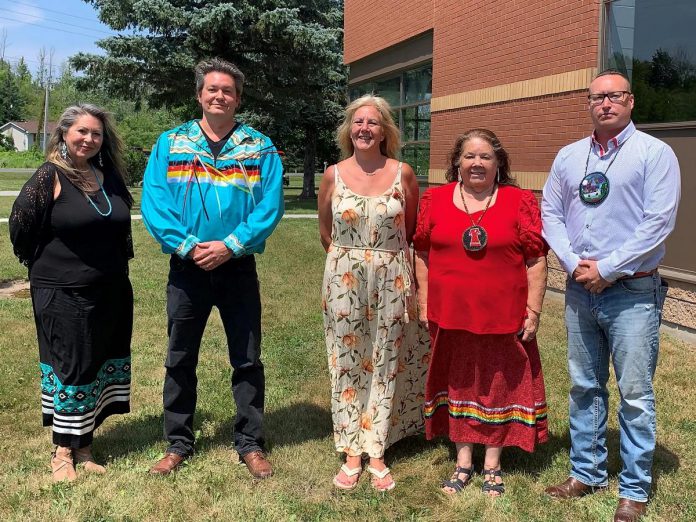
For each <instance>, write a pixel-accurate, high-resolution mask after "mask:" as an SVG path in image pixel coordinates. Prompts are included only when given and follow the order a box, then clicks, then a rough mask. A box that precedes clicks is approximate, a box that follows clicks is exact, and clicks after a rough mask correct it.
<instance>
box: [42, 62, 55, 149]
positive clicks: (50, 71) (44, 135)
mask: <svg viewBox="0 0 696 522" xmlns="http://www.w3.org/2000/svg"><path fill="white" fill-rule="evenodd" d="M52 51H53V50H52V49H51V54H50V56H49V58H48V79H47V80H46V97H45V99H44V124H43V153H44V155H46V146H47V143H46V141H47V139H46V134H47V133H46V128H47V127H48V88H49V87H50V85H51V73H52V72H53V67H52V64H53V52H52Z"/></svg>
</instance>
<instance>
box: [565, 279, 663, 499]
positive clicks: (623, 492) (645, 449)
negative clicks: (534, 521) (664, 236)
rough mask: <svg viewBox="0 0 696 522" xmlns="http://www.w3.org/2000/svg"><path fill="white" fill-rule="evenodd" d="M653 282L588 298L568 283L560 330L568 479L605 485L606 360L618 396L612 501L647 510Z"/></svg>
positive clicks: (658, 287) (654, 347)
mask: <svg viewBox="0 0 696 522" xmlns="http://www.w3.org/2000/svg"><path fill="white" fill-rule="evenodd" d="M666 293H667V287H666V286H663V285H662V283H661V280H660V276H659V275H658V274H654V275H652V276H646V277H641V278H636V279H623V280H619V281H616V282H615V283H614V285H613V286H611V287H609V288H606V289H605V290H604V291H603V292H602V293H600V294H592V293H590V292H588V291H587V290H585V288H584V287H583V286H582V285H581V284H579V283H576V282H575V281H573V280H572V279H571V278H568V282H567V285H566V308H565V310H566V327H567V329H568V370H569V372H570V379H571V389H570V396H569V400H570V440H571V449H570V462H571V472H570V475H571V476H572V477H574V478H576V479H577V480H579V481H580V482H582V483H584V484H586V485H588V486H605V485H606V484H607V479H608V476H607V446H606V431H607V414H608V407H609V393H608V391H607V381H608V379H609V357H610V356H611V360H612V363H613V365H614V373H615V375H616V382H617V385H618V388H619V393H620V395H621V404H620V406H619V412H618V415H619V426H620V445H621V449H620V452H621V461H622V469H621V474H620V475H619V497H621V498H626V499H630V500H636V501H639V502H646V501H647V500H648V495H649V494H650V484H651V482H652V477H651V471H652V460H653V453H654V451H655V432H656V419H655V393H654V391H653V385H652V379H653V375H654V374H655V366H656V365H657V355H658V351H659V327H660V319H661V316H662V304H663V303H664V299H665V296H666Z"/></svg>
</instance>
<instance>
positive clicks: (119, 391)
mask: <svg viewBox="0 0 696 522" xmlns="http://www.w3.org/2000/svg"><path fill="white" fill-rule="evenodd" d="M122 150H123V144H122V142H121V140H120V138H119V137H118V135H117V134H116V132H115V129H114V126H113V123H112V121H111V118H110V116H109V115H108V114H107V113H106V112H105V111H104V110H102V109H100V108H99V107H95V106H94V105H87V104H85V105H76V106H72V107H69V108H68V109H66V110H65V112H64V113H63V115H62V116H61V118H60V121H59V122H58V127H57V128H56V130H55V131H54V133H53V135H52V136H51V140H50V142H49V144H48V147H47V149H46V163H44V164H43V165H41V167H39V169H38V170H37V171H36V173H35V174H34V175H33V176H32V177H31V179H30V180H29V181H27V183H26V184H25V185H24V187H22V190H21V192H20V194H19V196H18V197H17V199H16V201H15V203H14V205H13V207H12V213H11V215H10V238H11V240H12V244H13V246H14V252H15V255H17V257H18V258H19V260H20V261H21V262H22V263H24V264H25V265H27V267H28V268H29V281H30V284H31V297H32V304H33V309H34V319H35V322H36V330H37V334H38V341H39V362H40V367H41V411H42V413H43V425H44V426H52V427H53V430H52V431H53V443H54V444H55V445H56V448H55V451H54V452H53V455H52V458H51V468H52V471H53V478H54V480H74V479H75V478H76V476H77V475H76V472H75V465H76V464H77V463H80V462H83V463H84V468H85V470H87V471H94V472H97V473H104V472H105V469H104V468H103V467H102V466H100V465H98V464H96V463H95V462H94V459H93V457H92V452H91V445H92V437H93V433H94V430H95V429H96V428H97V427H98V426H99V425H100V424H101V423H102V421H103V420H104V419H105V418H106V417H108V416H109V415H112V414H116V413H127V412H128V411H129V410H130V379H131V377H130V376H131V358H130V342H131V332H132V325H133V290H132V288H131V285H130V281H129V279H128V260H129V259H130V258H132V257H133V248H132V241H131V232H130V230H131V229H130V207H131V205H132V203H133V198H132V197H131V195H130V193H129V192H128V190H127V189H126V185H125V182H124V177H123V174H124V168H123V162H122Z"/></svg>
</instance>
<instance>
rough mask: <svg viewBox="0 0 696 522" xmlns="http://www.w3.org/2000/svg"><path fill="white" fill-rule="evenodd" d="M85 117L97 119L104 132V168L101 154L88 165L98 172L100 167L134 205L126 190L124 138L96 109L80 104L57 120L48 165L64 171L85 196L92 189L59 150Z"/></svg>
mask: <svg viewBox="0 0 696 522" xmlns="http://www.w3.org/2000/svg"><path fill="white" fill-rule="evenodd" d="M86 115H89V116H93V117H95V118H97V119H98V120H99V121H100V122H101V124H102V129H103V140H102V145H101V148H100V149H99V152H100V153H101V161H102V163H103V164H104V165H103V167H102V166H101V165H98V162H99V154H97V155H96V156H94V157H93V158H90V160H89V162H90V163H91V164H92V165H93V166H94V167H95V168H96V167H97V166H99V168H100V169H101V170H102V172H103V173H104V176H108V175H113V176H114V177H115V180H116V184H117V186H118V188H119V189H120V190H121V189H122V190H123V192H124V194H123V195H124V196H126V194H127V196H126V198H127V199H128V200H129V201H132V198H131V197H130V194H129V193H128V190H127V189H126V182H125V177H124V174H125V168H124V165H123V141H121V138H120V137H119V135H118V133H117V132H116V127H115V126H114V123H113V121H112V119H111V115H110V114H109V113H108V112H106V111H105V110H104V109H102V108H100V107H97V106H96V105H92V104H90V103H79V104H77V105H71V106H70V107H68V108H67V109H65V110H64V111H63V114H61V116H60V119H59V120H58V124H57V126H56V130H54V131H53V134H51V139H50V140H49V142H48V145H47V146H46V161H50V162H51V163H53V164H54V165H56V166H57V167H58V168H59V169H60V170H61V171H63V173H64V174H65V175H66V177H67V178H68V179H69V180H70V181H71V183H72V184H73V185H75V186H76V187H77V188H79V189H80V190H82V191H83V192H84V191H85V190H87V189H88V188H89V184H88V183H87V181H86V180H85V177H84V176H83V175H82V174H81V173H80V171H79V170H78V169H77V168H75V165H73V162H72V159H71V158H70V156H68V157H67V158H63V156H61V154H60V149H61V148H62V145H63V144H64V143H65V139H64V136H65V134H66V133H67V132H68V129H69V128H70V127H72V126H73V125H74V124H75V122H76V121H77V119H78V118H80V117H81V116H86Z"/></svg>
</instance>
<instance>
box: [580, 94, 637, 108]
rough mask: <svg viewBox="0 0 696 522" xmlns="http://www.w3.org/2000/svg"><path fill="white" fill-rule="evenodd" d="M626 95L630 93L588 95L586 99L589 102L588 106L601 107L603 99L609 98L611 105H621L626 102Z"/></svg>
mask: <svg viewBox="0 0 696 522" xmlns="http://www.w3.org/2000/svg"><path fill="white" fill-rule="evenodd" d="M627 94H632V93H631V91H614V92H607V93H604V94H588V95H587V99H588V101H589V102H590V105H602V104H603V103H604V98H609V101H610V102H611V103H622V102H623V101H625V100H626V95H627Z"/></svg>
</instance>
